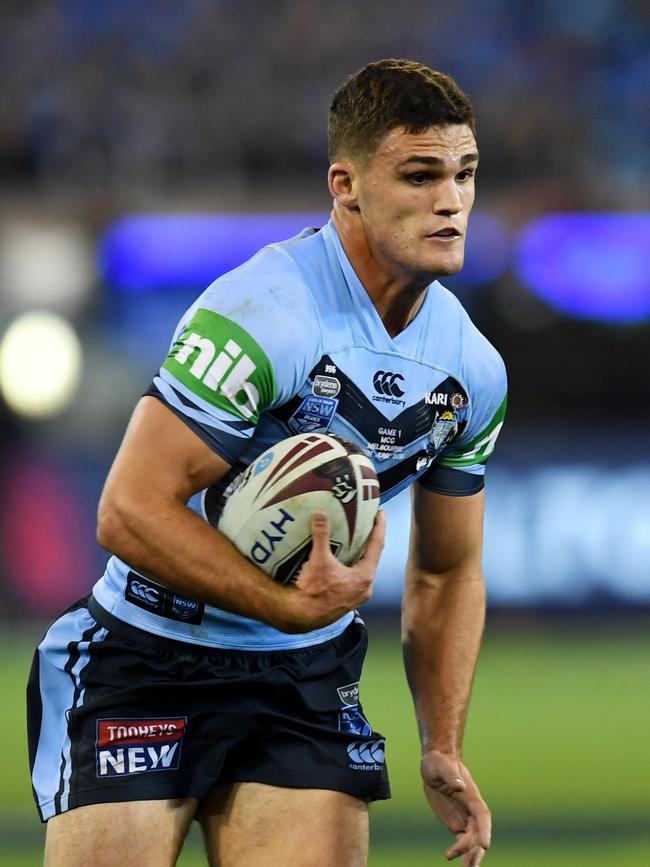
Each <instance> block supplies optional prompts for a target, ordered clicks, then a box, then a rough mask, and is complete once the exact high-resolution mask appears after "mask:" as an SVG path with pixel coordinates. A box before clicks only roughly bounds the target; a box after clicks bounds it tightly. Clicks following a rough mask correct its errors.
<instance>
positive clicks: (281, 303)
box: [164, 245, 321, 406]
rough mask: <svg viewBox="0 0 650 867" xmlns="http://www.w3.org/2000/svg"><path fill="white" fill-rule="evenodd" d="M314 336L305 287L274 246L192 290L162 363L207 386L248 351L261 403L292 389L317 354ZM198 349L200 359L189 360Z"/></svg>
mask: <svg viewBox="0 0 650 867" xmlns="http://www.w3.org/2000/svg"><path fill="white" fill-rule="evenodd" d="M320 342H321V341H320V328H319V322H318V318H317V316H316V311H315V308H314V304H313V301H312V297H311V294H310V291H309V287H308V286H307V285H306V282H305V280H304V277H303V275H302V273H301V271H300V269H299V268H298V267H297V265H296V264H295V262H294V261H293V259H292V258H291V257H290V256H288V255H286V253H285V252H284V251H283V249H282V247H281V245H274V246H270V247H265V248H263V249H262V250H260V251H259V253H257V254H256V255H255V256H253V258H252V259H249V260H248V261H247V262H245V263H244V264H243V265H241V266H240V267H238V268H236V269H235V270H234V271H230V272H229V273H227V274H224V275H223V276H222V277H219V278H218V279H217V280H215V282H214V283H212V284H211V285H210V286H209V287H208V288H207V289H206V290H205V291H204V292H203V293H202V294H201V295H200V296H199V298H198V299H197V300H196V301H195V303H194V304H193V305H192V306H191V307H190V308H189V309H188V310H187V311H186V313H185V314H184V315H183V317H182V318H181V320H180V322H179V324H178V327H177V329H176V331H175V333H174V339H173V341H172V346H171V348H170V354H169V356H168V359H167V361H166V362H165V365H164V367H165V368H166V369H167V371H168V373H171V374H174V375H175V376H176V377H177V378H178V379H180V380H181V381H183V380H184V379H185V378H188V377H192V379H196V376H193V374H192V373H191V371H192V370H193V371H194V374H203V375H202V376H201V378H202V381H203V384H205V385H206V387H207V388H208V389H209V388H213V387H214V385H215V384H216V382H215V383H213V382H212V380H216V378H218V377H219V373H220V370H221V367H223V368H224V372H227V371H228V369H229V368H230V366H232V364H233V363H234V362H235V361H238V360H243V359H244V358H245V357H246V356H248V359H249V360H248V362H247V364H248V367H249V368H251V370H252V373H251V377H252V378H253V381H254V379H255V378H260V377H261V378H263V379H264V380H265V387H264V388H263V391H264V392H265V393H266V395H267V400H266V401H265V403H266V404H267V406H268V405H273V404H279V403H283V402H284V401H286V400H288V399H289V398H291V397H293V395H294V394H295V393H296V392H297V391H298V390H299V389H300V387H301V385H302V383H303V382H304V380H305V378H306V377H307V375H308V373H309V371H310V370H311V369H312V367H313V365H314V364H315V362H316V360H317V359H318V358H319V357H320V356H319V350H320ZM195 350H196V351H199V355H197V354H196V351H195ZM201 352H203V358H204V359H205V361H201V362H200V363H197V362H199V360H200V358H201V354H200V353H201ZM219 359H221V363H219ZM188 361H191V362H192V364H191V366H190V367H188V366H187V362H188ZM204 367H205V371H204V370H203V369H204ZM208 367H209V368H210V370H209V371H208ZM256 374H257V375H256ZM206 379H209V381H208V382H207V383H206ZM193 385H194V387H195V388H196V385H197V383H196V382H193Z"/></svg>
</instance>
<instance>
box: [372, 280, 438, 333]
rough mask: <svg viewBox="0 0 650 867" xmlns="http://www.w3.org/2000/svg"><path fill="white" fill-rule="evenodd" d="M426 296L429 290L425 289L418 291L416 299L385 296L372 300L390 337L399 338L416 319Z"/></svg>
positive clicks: (402, 296) (403, 296)
mask: <svg viewBox="0 0 650 867" xmlns="http://www.w3.org/2000/svg"><path fill="white" fill-rule="evenodd" d="M426 294H427V290H426V288H424V289H420V290H418V291H417V295H416V297H415V298H414V297H413V296H406V295H401V294H400V295H399V296H397V297H393V298H390V297H386V296H384V297H379V298H373V299H372V300H373V303H374V305H375V307H376V309H377V313H378V314H379V317H380V319H381V321H382V322H383V323H384V328H385V329H386V331H387V332H388V334H389V335H390V337H397V335H398V334H400V333H401V332H402V331H404V329H405V328H406V327H407V326H408V325H409V323H411V322H412V321H413V320H414V319H415V317H416V316H417V315H418V312H419V310H420V307H422V304H423V303H424V299H425V298H426Z"/></svg>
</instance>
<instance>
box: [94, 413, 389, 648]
mask: <svg viewBox="0 0 650 867" xmlns="http://www.w3.org/2000/svg"><path fill="white" fill-rule="evenodd" d="M228 469H229V466H228V464H227V463H226V462H225V461H224V460H222V459H221V458H220V457H219V456H218V455H216V454H215V453H214V452H213V451H212V450H211V449H210V448H209V447H208V446H207V445H206V444H205V443H204V442H203V441H202V440H201V439H200V438H199V437H198V436H196V434H195V433H194V432H193V431H192V430H191V429H190V428H189V427H188V426H187V425H185V424H184V423H183V422H182V421H181V420H180V419H179V418H177V417H176V415H174V413H172V412H171V411H170V410H169V409H168V408H167V407H165V406H164V405H163V404H162V403H161V402H160V401H158V400H157V399H156V398H153V397H145V398H143V399H142V400H141V401H140V403H139V404H138V406H137V407H136V410H135V412H134V414H133V417H132V419H131V422H130V424H129V427H128V429H127V432H126V435H125V437H124V441H123V443H122V445H121V447H120V450H119V452H118V454H117V457H116V459H115V462H114V464H113V466H112V468H111V471H110V473H109V475H108V478H107V480H106V485H105V487H104V491H103V493H102V497H101V500H100V504H99V517H98V531H97V536H98V540H99V542H100V544H101V545H103V547H105V548H106V549H108V550H109V551H111V552H112V553H114V554H117V556H118V557H120V558H121V559H123V560H124V561H125V562H126V563H128V564H129V565H131V566H133V568H134V569H136V570H138V571H140V572H142V573H143V574H145V575H149V576H151V577H152V578H154V579H155V580H157V581H160V582H161V583H163V584H165V585H168V586H169V587H171V588H173V589H175V590H179V591H181V592H183V593H186V594H187V595H188V596H191V597H193V598H195V599H200V600H202V601H204V602H207V603H208V604H211V605H216V606H218V607H220V608H224V609H225V610H227V611H232V612H234V613H236V614H242V615H244V616H247V617H253V618H255V619H258V620H263V621H265V622H267V623H270V624H271V625H272V626H275V627H276V628H278V629H283V630H285V631H287V632H301V631H308V630H309V629H314V628H317V627H318V626H322V625H325V624H326V623H329V622H333V621H334V620H336V619H337V618H338V617H340V616H342V615H343V614H344V613H345V612H346V611H350V610H351V609H352V608H354V607H355V606H356V605H358V604H360V602H361V601H363V600H364V599H366V598H367V597H368V596H369V594H370V585H371V581H372V577H373V575H374V570H375V568H376V561H377V558H378V557H379V553H380V551H381V544H382V539H381V532H382V531H381V528H379V530H378V531H377V532H375V534H373V535H374V538H373V539H372V540H371V544H369V546H368V551H367V556H366V557H364V558H363V560H361V561H360V562H359V564H357V566H355V567H353V568H348V567H344V566H342V565H341V564H340V563H339V562H338V561H337V560H336V559H335V558H334V557H332V555H331V553H330V550H329V524H328V523H327V521H326V520H325V521H323V520H320V521H319V520H316V521H315V522H314V525H313V531H314V547H313V550H312V556H311V557H310V560H309V562H308V563H307V564H306V565H305V566H304V568H303V570H302V572H301V575H300V579H299V581H298V585H297V589H296V588H287V587H283V586H281V585H280V584H276V583H275V582H274V581H272V580H270V579H269V578H268V577H267V576H266V575H264V574H263V573H262V572H261V571H260V570H258V569H257V568H256V567H255V566H253V564H252V563H250V562H249V561H248V560H247V559H246V558H244V557H243V556H242V555H241V554H240V553H239V551H237V549H236V548H235V547H234V546H233V545H232V544H231V543H230V542H229V541H228V540H227V539H226V538H225V537H224V536H223V535H222V534H221V533H219V532H218V531H217V530H216V529H215V528H214V527H212V526H211V525H209V524H208V523H206V522H205V521H203V520H202V519H201V518H200V517H199V516H198V515H196V514H195V513H194V512H192V511H191V510H190V509H189V508H188V507H187V505H186V503H187V500H188V499H189V498H190V497H191V495H192V494H194V493H196V492H197V491H200V490H202V489H203V488H205V487H207V486H208V485H210V484H212V483H213V482H215V481H217V480H218V479H219V478H221V476H223V475H224V473H225V472H226V471H227V470H228Z"/></svg>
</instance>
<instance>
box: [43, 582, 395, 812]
mask: <svg viewBox="0 0 650 867" xmlns="http://www.w3.org/2000/svg"><path fill="white" fill-rule="evenodd" d="M366 646H367V633H366V628H365V626H364V624H363V622H362V621H361V619H360V618H358V617H357V618H355V620H354V621H353V622H352V623H351V624H350V626H348V628H347V629H346V630H345V631H344V632H343V633H341V635H339V636H337V637H336V638H333V639H331V640H329V641H326V642H323V643H322V644H317V645H312V646H311V647H308V648H302V649H299V650H283V651H273V652H269V653H263V652H257V651H237V650H219V649H215V648H209V649H208V648H204V647H201V646H198V645H193V644H184V643H181V642H176V641H170V640H167V639H162V638H159V637H157V636H153V635H150V634H149V633H146V632H143V631H141V630H139V629H136V628H134V627H132V626H130V625H127V624H124V623H123V622H122V621H119V620H117V619H116V618H114V617H112V616H111V615H110V614H108V613H107V612H106V611H104V609H102V608H100V606H99V605H98V604H97V602H96V601H95V600H94V599H93V597H92V596H91V597H88V598H86V599H82V600H80V601H79V602H78V603H76V604H75V605H74V606H72V607H71V608H69V609H68V610H67V611H66V612H65V613H64V614H62V615H61V616H60V617H59V618H58V619H57V620H56V621H54V623H53V624H52V625H51V626H50V628H49V629H48V631H47V633H46V634H45V637H44V639H43V641H42V642H41V644H40V645H39V647H38V648H37V650H36V654H35V656H34V662H33V664H32V670H31V674H30V678H29V684H28V688H27V704H28V737H29V754H30V755H29V757H30V766H31V770H32V785H33V788H34V796H35V799H36V803H37V806H38V811H39V814H40V816H41V820H42V821H47V820H48V819H49V818H51V817H52V816H54V815H57V814H59V813H63V812H65V811H66V810H70V809H73V808H75V807H80V806H83V805H86V804H99V803H106V802H114V801H133V800H149V799H171V798H185V797H194V798H199V799H201V798H202V797H204V796H205V795H207V793H208V792H209V791H210V790H211V789H212V787H213V786H214V785H215V784H217V783H228V782H237V781H246V782H259V783H267V784H270V785H274V786H287V787H292V788H310V789H313V788H319V789H333V790H336V791H341V792H347V793H348V794H350V795H353V796H355V797H357V798H360V799H362V800H364V801H373V800H380V799H384V798H389V797H390V787H389V784H388V776H387V773H386V766H385V761H384V738H383V737H382V735H381V734H380V733H379V732H376V731H373V729H372V727H371V726H370V724H369V723H368V721H367V720H366V718H365V716H364V713H363V708H362V706H361V703H360V701H359V680H360V676H361V666H362V663H363V659H364V656H365V652H366Z"/></svg>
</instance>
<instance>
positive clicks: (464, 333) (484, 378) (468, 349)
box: [431, 282, 506, 391]
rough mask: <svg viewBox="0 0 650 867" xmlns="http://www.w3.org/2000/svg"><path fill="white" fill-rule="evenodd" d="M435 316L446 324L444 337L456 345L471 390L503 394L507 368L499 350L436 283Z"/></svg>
mask: <svg viewBox="0 0 650 867" xmlns="http://www.w3.org/2000/svg"><path fill="white" fill-rule="evenodd" d="M431 290H433V291H434V292H435V296H434V304H433V315H434V317H435V318H436V320H437V321H438V322H442V323H444V330H445V336H446V338H447V339H448V340H450V341H453V342H454V343H455V346H454V347H453V350H452V351H453V352H454V354H457V363H458V368H459V372H460V373H461V376H462V378H463V380H464V382H465V383H466V385H467V386H468V388H469V389H470V391H474V390H475V389H476V388H477V387H478V388H479V390H481V391H483V390H488V391H492V390H494V391H504V390H505V388H506V367H505V364H504V362H503V358H502V357H501V355H500V353H499V352H498V350H497V349H496V348H495V347H494V346H493V345H492V343H490V341H489V340H488V338H487V337H486V336H485V335H484V334H483V332H482V331H480V329H479V328H478V327H477V326H476V325H475V323H474V322H473V321H472V319H471V317H470V315H469V313H468V312H467V310H465V308H464V307H463V305H462V304H461V302H460V301H459V300H458V298H457V297H456V296H455V295H454V294H453V292H450V291H449V289H447V288H445V287H444V286H443V285H442V284H441V283H438V282H436V283H434V284H432V286H431Z"/></svg>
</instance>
